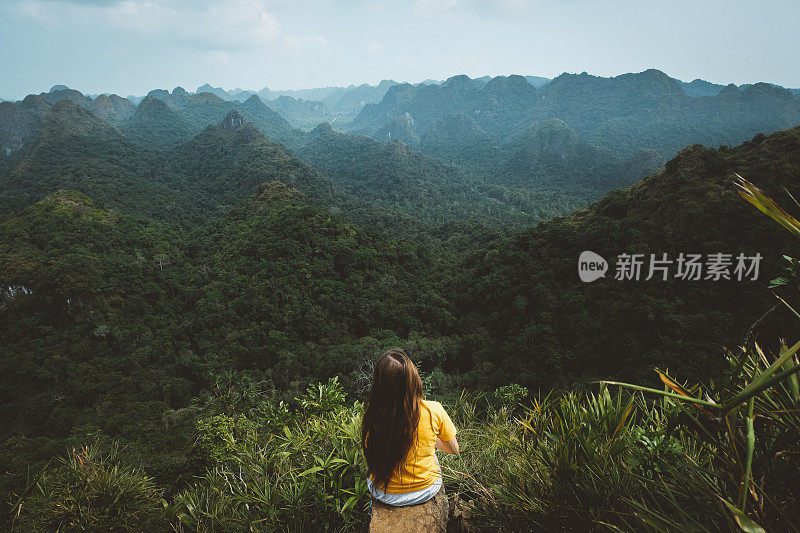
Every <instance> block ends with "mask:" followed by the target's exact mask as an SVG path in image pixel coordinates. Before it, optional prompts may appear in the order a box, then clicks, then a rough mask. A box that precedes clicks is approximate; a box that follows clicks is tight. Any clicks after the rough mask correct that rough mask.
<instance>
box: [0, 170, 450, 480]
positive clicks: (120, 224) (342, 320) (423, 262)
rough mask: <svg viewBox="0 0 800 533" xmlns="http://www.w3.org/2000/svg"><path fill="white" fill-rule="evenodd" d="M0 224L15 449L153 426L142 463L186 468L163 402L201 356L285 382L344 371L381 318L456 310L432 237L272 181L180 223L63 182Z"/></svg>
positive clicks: (184, 387) (1, 353) (6, 406)
mask: <svg viewBox="0 0 800 533" xmlns="http://www.w3.org/2000/svg"><path fill="white" fill-rule="evenodd" d="M0 228H2V231H0V277H2V280H3V282H2V287H3V290H2V293H0V317H2V320H0V338H2V339H3V342H2V343H1V344H0V366H1V367H2V368H1V370H2V371H0V380H2V386H0V391H2V392H0V395H2V398H0V399H2V401H0V405H2V416H3V420H5V423H4V424H3V426H2V438H3V440H4V441H5V444H4V447H3V453H5V452H6V451H7V450H9V449H11V448H18V454H16V456H15V457H14V462H17V461H24V457H36V456H37V455H38V454H42V453H44V454H46V453H48V452H47V450H48V447H49V445H50V444H49V443H51V442H53V441H52V440H51V439H63V438H65V437H67V436H68V435H69V434H70V431H72V430H73V428H74V427H78V426H84V425H86V424H94V425H98V426H99V427H101V428H102V430H103V431H105V432H109V433H110V434H114V435H117V436H119V437H123V438H125V439H130V440H137V439H139V438H140V437H142V436H144V435H149V437H148V440H150V439H152V440H151V442H150V444H146V445H147V446H148V447H150V446H152V447H151V448H149V449H151V452H152V453H154V454H155V455H154V456H153V458H152V460H150V461H148V462H149V464H151V466H153V467H154V468H156V469H157V470H159V469H165V470H161V471H162V472H163V473H164V474H165V475H174V474H178V473H180V472H186V471H187V470H186V468H187V465H186V463H185V454H186V453H187V452H188V449H187V448H186V447H185V443H184V444H182V445H177V444H175V443H176V442H177V441H181V440H182V439H184V438H185V434H184V432H183V431H182V429H181V426H178V427H172V428H171V429H169V430H167V431H165V429H164V426H163V421H162V417H164V416H167V415H168V414H169V413H170V412H171V411H170V410H171V409H176V410H178V411H179V412H178V413H177V414H178V415H180V414H181V412H182V413H183V415H182V416H183V418H184V419H186V418H187V416H188V415H191V413H192V410H191V409H189V410H188V411H187V410H184V411H180V410H181V409H186V408H189V407H190V401H191V398H192V397H194V396H196V395H197V393H198V391H199V388H198V387H200V386H201V384H202V383H203V382H204V380H205V379H206V378H207V375H208V374H207V373H208V372H209V371H212V370H215V371H223V370H226V369H233V368H251V369H259V370H260V371H261V372H263V371H268V372H269V373H270V376H271V377H270V378H269V379H270V380H271V381H272V382H273V383H274V386H276V387H279V388H282V389H285V388H287V387H290V386H291V385H292V383H294V382H295V380H298V379H301V380H302V379H304V378H303V375H304V374H306V373H307V374H308V375H309V376H311V375H315V374H317V373H320V372H322V373H329V372H336V371H341V370H342V369H344V368H350V369H351V371H353V372H356V371H357V370H358V368H359V365H360V361H361V360H362V358H363V355H359V356H356V355H357V354H358V353H359V352H361V351H363V350H362V349H360V348H359V347H358V343H359V342H362V343H366V344H367V345H369V344H371V343H374V342H376V341H375V340H374V339H371V338H370V337H369V336H370V335H380V333H379V332H380V331H382V330H387V331H392V332H395V333H396V334H402V335H408V334H411V333H412V332H415V333H414V335H425V334H430V333H432V332H436V333H437V334H438V332H442V331H446V330H447V329H448V328H449V327H450V325H451V324H452V323H453V317H452V314H451V311H450V309H449V303H448V302H447V301H446V300H445V299H444V298H442V297H441V296H440V295H439V293H438V290H437V286H440V285H441V280H440V279H439V278H438V276H437V275H435V273H436V270H435V269H434V268H433V265H434V261H433V258H432V257H431V254H430V252H429V251H428V250H425V249H423V248H420V247H419V246H417V245H414V244H410V243H401V242H396V241H389V240H386V239H385V238H384V237H381V236H378V235H375V234H372V233H368V232H364V231H363V230H361V229H360V228H358V227H356V226H354V225H352V224H351V223H349V222H347V221H346V220H343V219H341V218H340V217H336V216H333V215H331V214H330V213H329V212H327V211H325V210H323V209H321V208H317V207H313V206H311V205H309V204H308V203H307V202H305V200H303V198H302V196H301V195H300V194H299V193H298V192H297V191H296V190H294V189H290V188H288V187H286V186H285V185H283V184H280V183H276V182H272V183H265V184H263V186H262V187H261V188H260V189H259V191H258V192H257V193H256V194H254V195H253V196H252V197H251V198H250V199H248V200H247V201H246V202H244V203H242V204H241V205H240V206H239V207H237V208H236V209H234V210H232V211H230V212H229V213H227V214H226V215H224V216H221V217H219V218H216V219H214V221H213V222H211V223H210V224H208V225H206V226H203V227H199V228H197V229H196V231H194V232H192V234H191V236H188V235H187V234H185V233H184V232H183V230H176V229H175V228H173V227H170V226H168V225H163V224H160V223H156V222H152V221H147V220H143V219H137V218H131V217H128V216H125V215H120V214H118V213H116V212H114V211H109V210H106V209H103V208H102V207H100V206H98V205H97V204H95V203H94V202H93V201H92V200H90V199H89V198H87V197H85V196H83V195H81V194H79V193H75V192H71V191H57V192H55V193H53V194H51V195H49V196H48V197H46V198H45V199H44V200H42V201H40V202H37V203H36V204H34V205H32V206H30V207H27V208H25V209H24V210H22V211H20V212H18V213H16V214H13V215H10V216H9V215H5V216H3V218H2V220H1V221H0ZM382 335H384V336H385V335H386V334H382ZM362 338H363V340H359V339H362ZM322 353H325V354H327V355H326V356H325V357H320V354H322ZM334 354H338V355H334ZM179 419H180V416H179V417H177V418H176V420H179ZM189 419H190V416H189ZM19 432H22V433H23V434H24V435H26V439H27V440H25V439H23V441H20V440H19V437H15V436H14V435H16V434H18V433H19ZM6 439H10V440H8V441H6ZM167 443H172V444H167ZM164 445H169V446H170V447H171V448H172V450H173V452H172V455H170V454H165V453H164V450H160V449H159V446H164ZM9 447H10V448H9ZM15 453H16V452H15ZM4 457H5V456H4ZM4 462H5V459H4ZM6 466H8V465H7V464H6V465H4V469H3V475H6V472H7V470H6V468H5V467H6ZM176 468H177V469H178V470H176Z"/></svg>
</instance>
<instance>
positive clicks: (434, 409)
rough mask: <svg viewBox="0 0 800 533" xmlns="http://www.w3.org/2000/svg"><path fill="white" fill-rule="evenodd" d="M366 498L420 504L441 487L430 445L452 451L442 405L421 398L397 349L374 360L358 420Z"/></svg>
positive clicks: (415, 375)
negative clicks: (364, 400)
mask: <svg viewBox="0 0 800 533" xmlns="http://www.w3.org/2000/svg"><path fill="white" fill-rule="evenodd" d="M361 444H362V446H363V448H364V455H365V457H366V459H367V468H368V473H369V478H368V479H367V486H368V487H369V490H370V493H371V494H372V497H373V498H375V499H376V500H378V501H381V502H383V503H385V504H388V505H393V506H405V505H416V504H420V503H425V502H426V501H428V500H430V499H431V498H433V497H434V496H436V493H438V492H439V489H440V488H441V486H442V474H441V471H440V469H439V462H438V460H437V459H436V450H437V449H438V450H441V451H443V452H447V453H453V454H457V453H458V441H457V440H456V428H455V426H454V425H453V422H452V421H451V420H450V417H449V416H447V413H446V412H445V410H444V408H442V404H440V403H439V402H429V401H427V400H425V399H423V397H422V380H421V379H420V377H419V372H418V371H417V367H415V366H414V363H412V362H411V359H409V357H408V355H407V354H406V353H405V352H404V351H403V350H399V349H392V350H389V351H388V352H386V353H385V354H383V356H381V358H380V359H379V360H378V362H377V364H376V365H375V371H374V373H373V376H372V386H371V388H370V392H369V398H368V400H367V406H366V409H365V410H364V418H363V420H362V423H361Z"/></svg>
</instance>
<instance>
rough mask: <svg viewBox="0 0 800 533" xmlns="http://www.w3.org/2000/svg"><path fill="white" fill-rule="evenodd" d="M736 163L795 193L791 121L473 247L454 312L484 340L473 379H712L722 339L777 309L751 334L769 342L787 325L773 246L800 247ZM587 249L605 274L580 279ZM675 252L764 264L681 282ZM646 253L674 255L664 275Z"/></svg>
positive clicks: (470, 363) (776, 189)
mask: <svg viewBox="0 0 800 533" xmlns="http://www.w3.org/2000/svg"><path fill="white" fill-rule="evenodd" d="M734 172H738V173H740V174H742V175H744V176H747V177H748V178H749V179H751V180H752V181H753V182H754V183H758V184H759V186H760V187H762V188H763V189H764V190H765V192H767V193H768V194H770V195H772V196H773V197H774V198H776V199H780V200H781V203H783V204H784V205H786V204H787V203H791V202H792V200H791V197H789V196H788V195H787V191H788V192H789V193H790V194H791V195H793V196H794V197H797V194H798V193H800V183H799V182H798V177H800V128H795V129H792V130H788V131H784V132H778V133H775V134H773V135H770V136H763V135H758V136H756V137H755V138H754V139H753V140H752V141H748V142H746V143H744V144H743V145H742V146H739V147H736V148H722V149H719V150H714V149H710V148H704V147H702V146H691V147H688V148H686V149H684V150H682V151H681V152H680V153H679V154H678V155H677V156H676V157H675V158H674V159H673V160H671V161H670V162H669V163H667V165H666V168H665V170H664V171H662V172H660V173H658V174H655V175H653V176H651V177H649V178H646V179H645V180H643V181H641V182H639V183H637V184H635V185H633V186H631V187H629V188H627V189H623V190H618V191H614V192H612V193H611V194H609V195H608V196H606V197H605V198H604V199H603V200H601V201H600V202H598V203H596V204H594V205H592V206H590V207H589V208H588V209H585V210H582V211H578V212H576V213H575V214H573V215H570V216H568V217H563V218H556V219H554V220H552V221H550V222H546V223H543V224H541V225H539V226H537V227H535V228H531V229H529V230H526V231H524V232H521V233H520V234H518V235H516V236H514V237H512V238H510V239H509V240H508V241H506V242H504V243H502V244H500V245H498V246H494V247H492V248H491V249H485V250H482V251H480V252H478V253H475V254H474V255H473V256H472V257H471V258H470V259H469V260H467V261H466V262H465V264H464V265H463V272H464V273H465V274H464V277H463V279H462V280H461V281H460V282H459V283H458V287H460V290H457V291H456V294H462V295H464V296H463V297H460V298H457V310H458V314H459V316H460V317H461V320H462V324H461V326H460V329H461V330H462V331H464V332H473V335H474V334H475V333H474V332H478V331H482V332H485V335H486V337H485V338H484V339H482V340H481V342H480V343H477V346H479V347H476V348H473V349H472V351H471V352H467V353H465V354H464V355H465V356H467V359H466V360H465V366H466V367H474V368H477V369H480V371H479V376H480V378H478V379H484V378H485V376H486V375H497V376H499V379H498V383H502V382H504V381H508V380H520V381H522V382H525V383H529V384H537V385H539V386H543V387H544V386H546V384H548V383H551V384H552V383H563V382H569V381H570V380H575V381H578V382H581V381H584V380H586V379H590V378H591V379H597V378H609V377H611V376H616V377H623V376H624V377H627V378H635V379H638V380H643V379H646V378H648V377H650V375H649V372H648V370H649V369H650V368H652V367H653V366H660V367H662V368H665V367H668V368H670V369H680V371H681V373H682V374H684V375H694V376H699V375H709V374H713V373H714V372H715V371H716V369H717V368H718V367H717V365H719V364H721V362H722V359H721V357H720V354H721V351H722V347H723V346H726V347H728V348H729V349H731V350H735V349H736V347H737V346H739V345H740V344H741V343H743V342H744V341H745V339H744V336H745V335H746V334H747V332H748V331H749V330H750V328H751V326H752V325H753V324H754V323H756V322H757V321H759V320H760V318H761V317H762V315H764V314H765V313H767V312H768V311H770V310H771V309H773V308H775V309H774V310H773V312H772V314H771V315H769V316H768V318H765V319H764V320H763V321H762V322H761V323H759V330H758V331H760V333H761V334H762V338H761V339H760V342H761V343H762V344H764V345H770V346H771V343H774V342H775V339H777V337H778V333H776V330H774V329H771V327H770V325H771V326H772V327H775V326H776V325H781V324H782V325H784V326H785V327H788V326H786V325H787V322H786V321H785V320H784V319H786V318H787V317H788V311H786V310H785V308H783V307H780V308H779V307H778V306H775V304H776V301H775V298H774V297H773V296H772V295H771V294H770V293H769V291H766V290H765V287H766V286H767V284H768V280H770V279H773V278H774V277H776V275H777V273H778V271H779V270H780V268H781V267H783V266H785V265H782V264H780V263H781V261H780V257H781V254H786V255H789V256H792V257H796V256H797V255H798V252H800V251H799V250H798V249H797V241H796V239H794V238H793V237H792V236H791V235H789V234H788V233H782V232H777V231H775V228H774V227H773V224H772V223H771V221H769V220H768V219H766V217H763V216H761V215H760V214H759V213H758V212H756V211H754V210H753V209H752V208H751V207H750V206H748V205H747V204H745V203H744V202H741V200H740V199H739V198H738V196H737V194H736V193H735V191H734V188H733V186H732V183H731V178H732V176H733V174H734ZM584 250H591V251H593V252H596V253H598V254H600V255H601V256H603V257H604V258H606V259H607V260H608V261H609V262H610V263H611V266H610V267H609V272H608V273H606V275H605V278H603V279H600V280H598V281H595V282H594V283H582V282H581V281H580V280H579V278H578V276H577V275H576V264H577V260H578V256H579V255H580V253H581V252H582V251H584ZM637 253H641V254H645V256H644V261H645V263H644V266H643V267H642V276H641V279H640V280H639V281H635V280H625V281H623V280H617V279H614V277H615V270H614V266H615V265H614V264H615V263H616V261H615V258H616V257H617V256H618V255H619V254H637ZM681 253H684V254H704V257H705V256H707V255H708V254H714V253H726V254H733V255H732V258H735V257H736V256H737V254H739V253H744V254H746V255H747V256H752V255H755V254H756V253H760V254H761V255H762V256H763V260H762V262H761V265H760V268H761V270H760V276H759V278H758V280H757V281H746V280H745V281H736V280H735V279H732V280H729V281H728V280H724V279H723V280H719V281H712V280H699V281H684V280H676V279H674V277H673V275H672V274H674V273H675V269H676V265H675V264H674V262H675V261H676V260H677V259H678V257H679V254H681ZM650 254H655V255H656V257H657V259H661V258H662V254H667V259H668V260H671V261H673V264H672V265H671V266H670V269H671V270H670V272H671V273H672V274H671V275H670V276H669V279H668V280H667V281H662V279H661V277H660V276H661V274H660V272H656V277H655V278H654V279H651V280H649V281H645V278H646V277H647V275H648V268H649V256H650ZM734 264H735V260H734ZM731 268H733V267H731ZM703 276H705V274H703ZM744 302H747V304H746V305H745V304H744ZM788 324H794V323H793V322H788ZM777 331H786V329H785V328H784V329H780V328H777ZM465 334H466V333H465Z"/></svg>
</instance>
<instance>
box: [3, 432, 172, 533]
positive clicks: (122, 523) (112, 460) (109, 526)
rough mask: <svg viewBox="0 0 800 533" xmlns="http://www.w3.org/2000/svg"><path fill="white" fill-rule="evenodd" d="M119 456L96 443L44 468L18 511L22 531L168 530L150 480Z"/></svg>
mask: <svg viewBox="0 0 800 533" xmlns="http://www.w3.org/2000/svg"><path fill="white" fill-rule="evenodd" d="M117 453H118V450H117V449H116V447H112V448H111V449H109V450H107V451H101V450H100V447H99V444H98V443H95V444H91V445H87V446H85V447H82V448H81V449H79V450H75V449H74V448H73V449H72V450H71V451H70V452H69V453H68V454H67V456H66V457H61V458H59V459H58V460H57V461H56V462H55V464H52V465H50V466H48V467H47V468H45V470H44V471H43V472H42V474H41V475H40V477H39V478H38V480H37V482H36V484H35V488H33V490H32V493H31V494H30V495H29V496H28V497H27V498H25V499H24V500H20V501H19V502H18V504H17V507H16V509H14V512H15V513H16V514H17V518H18V523H17V527H18V528H19V530H22V531H26V530H37V531H168V525H167V520H166V515H165V513H164V506H163V505H162V501H161V498H160V491H159V490H158V488H157V487H156V485H155V483H154V482H153V480H152V478H150V477H148V476H146V475H144V474H143V473H141V472H140V471H139V470H137V469H134V468H130V467H126V466H122V465H120V464H119V463H118V461H117Z"/></svg>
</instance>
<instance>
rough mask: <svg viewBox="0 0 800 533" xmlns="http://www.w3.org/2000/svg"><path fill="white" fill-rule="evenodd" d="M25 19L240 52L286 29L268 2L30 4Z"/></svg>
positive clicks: (58, 0) (50, 0)
mask: <svg viewBox="0 0 800 533" xmlns="http://www.w3.org/2000/svg"><path fill="white" fill-rule="evenodd" d="M17 7H18V12H19V14H21V15H22V16H24V17H26V18H28V19H31V20H34V21H38V22H46V23H49V24H55V23H60V24H64V25H72V26H75V25H85V24H87V23H88V22H89V21H93V22H94V23H98V22H99V23H104V24H110V25H111V26H112V27H114V28H118V29H120V30H124V31H128V32H132V33H136V34H141V35H144V36H147V37H151V38H164V39H169V40H176V41H178V42H182V43H184V44H189V45H192V46H196V47H199V48H202V49H210V50H224V51H235V50H243V49H248V48H253V47H260V46H265V45H270V44H275V43H277V42H279V37H280V34H281V25H280V23H279V21H278V19H277V17H276V16H275V15H274V14H272V13H271V12H270V11H269V9H268V6H267V4H266V2H265V1H264V0H220V1H209V0H201V1H195V2H191V1H190V2H186V1H178V0H162V1H158V2H156V1H154V0H106V1H101V0H24V1H18V2H17Z"/></svg>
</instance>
